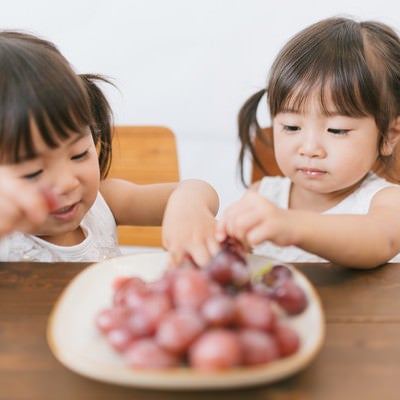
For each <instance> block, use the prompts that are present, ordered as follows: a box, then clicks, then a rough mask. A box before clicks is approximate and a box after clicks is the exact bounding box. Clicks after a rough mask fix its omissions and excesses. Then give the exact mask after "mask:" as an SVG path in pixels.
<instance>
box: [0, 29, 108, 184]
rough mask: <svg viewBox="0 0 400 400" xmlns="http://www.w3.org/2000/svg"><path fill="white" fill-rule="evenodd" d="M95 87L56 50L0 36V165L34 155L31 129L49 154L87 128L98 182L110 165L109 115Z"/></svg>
mask: <svg viewBox="0 0 400 400" xmlns="http://www.w3.org/2000/svg"><path fill="white" fill-rule="evenodd" d="M96 81H101V82H107V83H110V82H109V81H108V80H107V79H106V78H104V77H102V76H100V75H85V74H83V75H78V74H76V73H75V72H74V70H73V69H72V67H71V66H70V64H69V63H68V61H67V60H66V59H65V57H64V56H63V55H62V54H61V53H60V52H59V50H58V49H57V48H56V46H55V45H54V44H53V43H51V42H49V41H47V40H44V39H41V38H39V37H37V36H34V35H31V34H28V33H24V32H17V31H1V32H0V93H1V96H0V159H7V160H8V162H11V163H14V162H18V161H19V160H20V157H21V152H23V153H24V156H27V157H31V156H33V155H34V154H35V148H34V143H33V141H32V132H31V128H32V123H34V124H35V125H36V126H37V127H38V129H39V132H40V134H41V136H42V138H43V140H44V142H45V143H46V144H47V145H48V146H49V147H51V148H54V147H56V146H57V143H58V141H59V140H60V139H61V140H62V139H65V138H67V137H68V136H69V135H71V133H72V132H77V133H79V132H82V129H85V128H86V127H87V126H89V127H90V130H91V132H92V136H93V140H94V142H95V144H96V146H97V149H98V156H99V168H100V174H101V177H102V178H104V177H105V176H106V175H107V173H108V169H109V167H110V163H111V141H112V128H111V127H112V113H111V109H110V106H109V104H108V102H107V99H106V98H105V96H104V95H103V93H102V91H101V90H100V88H99V87H98V86H97V85H96V84H95V82H96Z"/></svg>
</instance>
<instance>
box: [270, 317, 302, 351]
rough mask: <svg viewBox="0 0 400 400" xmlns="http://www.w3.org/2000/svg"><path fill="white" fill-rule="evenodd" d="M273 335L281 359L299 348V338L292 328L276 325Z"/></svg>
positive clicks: (280, 324)
mask: <svg viewBox="0 0 400 400" xmlns="http://www.w3.org/2000/svg"><path fill="white" fill-rule="evenodd" d="M274 334H275V338H276V342H277V344H278V347H279V353H280V355H281V357H288V356H290V355H292V354H294V353H296V352H297V351H298V349H299V347H300V337H299V335H298V333H297V332H296V331H295V330H294V329H293V328H291V327H290V326H288V325H284V324H282V323H278V324H276V325H275V329H274Z"/></svg>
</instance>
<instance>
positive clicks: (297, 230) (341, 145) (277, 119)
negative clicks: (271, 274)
mask: <svg viewBox="0 0 400 400" xmlns="http://www.w3.org/2000/svg"><path fill="white" fill-rule="evenodd" d="M265 93H266V95H267V101H268V105H269V110H270V116H271V119H272V132H273V134H272V139H273V149H274V154H275V157H276V161H277V164H278V166H279V168H280V170H281V171H282V173H283V175H284V177H265V178H263V179H262V180H261V181H259V182H257V183H255V184H254V185H252V187H251V188H250V189H249V190H248V192H247V193H246V194H245V195H244V196H243V198H242V199H240V200H239V201H238V202H236V203H234V204H232V205H231V206H230V207H228V208H227V209H226V210H225V212H224V213H223V215H222V217H221V220H220V222H219V224H218V227H217V238H218V239H219V240H222V239H223V238H224V237H225V236H226V235H230V236H234V237H236V238H238V239H240V240H242V241H243V242H244V243H247V244H248V245H250V246H252V247H253V246H254V247H255V248H254V252H255V253H259V254H264V255H266V256H271V257H275V258H278V259H281V260H283V261H288V262H289V261H292V262H294V261H299V262H300V261H326V260H328V261H331V262H334V263H337V264H342V265H345V266H349V267H354V268H372V267H375V266H377V265H380V264H383V263H386V262H387V261H389V260H393V261H394V260H400V258H395V257H396V256H397V255H398V253H399V252H400V187H399V186H397V185H395V184H392V183H390V182H389V181H387V180H385V179H382V178H381V177H378V176H377V175H376V174H375V173H374V172H372V171H373V170H374V167H375V166H376V164H377V163H378V164H379V165H381V166H384V167H385V168H386V172H387V173H389V174H391V176H392V178H393V179H398V171H396V170H395V169H393V168H391V167H392V164H391V161H393V156H394V154H395V150H396V145H397V143H398V141H399V138H400V40H399V37H398V36H397V34H396V33H395V32H394V31H393V30H392V29H391V28H389V27H388V26H386V25H384V24H382V23H379V22H372V21H370V22H356V21H354V20H352V19H348V18H329V19H326V20H323V21H320V22H318V23H315V24H313V25H312V26H310V27H308V28H306V29H304V30H303V31H302V32H300V33H299V34H297V35H296V36H294V37H293V38H292V39H291V40H290V41H289V42H288V43H287V44H286V45H285V46H284V47H283V49H282V50H281V51H280V53H279V54H278V57H277V58H276V60H275V62H274V63H273V65H272V69H271V71H270V75H269V81H268V85H267V88H266V89H263V90H261V91H259V92H258V93H256V94H255V95H253V96H252V97H251V98H250V99H249V100H248V101H247V102H246V103H245V104H244V106H243V107H242V109H241V111H240V113H239V131H240V132H239V133H240V139H241V143H242V149H241V154H240V160H241V163H242V176H243V159H244V157H245V153H246V152H247V151H248V150H250V153H251V154H252V155H253V157H254V156H255V153H254V147H253V141H254V133H255V132H256V134H260V132H261V130H260V126H259V124H258V122H257V119H256V112H257V106H258V103H259V102H260V100H261V99H262V97H263V95H264V94H265Z"/></svg>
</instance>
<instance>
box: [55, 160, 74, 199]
mask: <svg viewBox="0 0 400 400" xmlns="http://www.w3.org/2000/svg"><path fill="white" fill-rule="evenodd" d="M50 179H51V182H50V187H51V188H52V189H53V191H54V192H55V193H56V194H57V195H59V196H61V195H65V194H68V193H70V192H72V191H74V190H75V189H76V188H77V187H78V185H79V180H78V179H77V177H76V176H75V174H74V173H73V172H72V171H70V170H69V169H68V168H66V167H61V168H57V169H56V170H54V172H53V174H52V176H51V178H50Z"/></svg>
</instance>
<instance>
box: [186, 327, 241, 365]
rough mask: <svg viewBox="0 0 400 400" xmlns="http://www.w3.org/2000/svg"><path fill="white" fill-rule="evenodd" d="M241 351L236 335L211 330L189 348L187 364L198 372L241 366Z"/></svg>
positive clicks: (231, 332) (229, 331) (229, 332)
mask: <svg viewBox="0 0 400 400" xmlns="http://www.w3.org/2000/svg"><path fill="white" fill-rule="evenodd" d="M242 358H243V350H242V345H241V342H240V339H239V337H238V335H237V333H235V332H233V331H231V330H228V329H211V330H208V331H206V332H205V333H203V334H202V335H201V336H200V337H199V338H198V339H197V340H196V341H195V342H194V343H193V345H192V346H190V348H189V364H190V366H192V367H193V368H196V369H199V370H208V371H209V370H224V369H227V368H232V367H236V366H238V365H240V364H241V362H242Z"/></svg>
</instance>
